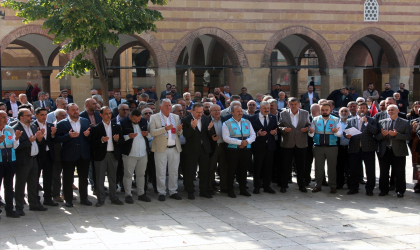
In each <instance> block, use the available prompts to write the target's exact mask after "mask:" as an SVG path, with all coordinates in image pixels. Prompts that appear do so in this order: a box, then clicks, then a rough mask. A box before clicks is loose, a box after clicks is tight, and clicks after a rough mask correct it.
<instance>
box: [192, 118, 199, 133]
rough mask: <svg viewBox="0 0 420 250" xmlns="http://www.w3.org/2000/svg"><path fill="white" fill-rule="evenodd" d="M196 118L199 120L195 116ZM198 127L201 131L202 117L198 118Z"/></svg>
mask: <svg viewBox="0 0 420 250" xmlns="http://www.w3.org/2000/svg"><path fill="white" fill-rule="evenodd" d="M193 118H194V116H193ZM194 120H197V119H195V118H194ZM197 128H198V130H200V132H201V118H200V119H198V122H197Z"/></svg>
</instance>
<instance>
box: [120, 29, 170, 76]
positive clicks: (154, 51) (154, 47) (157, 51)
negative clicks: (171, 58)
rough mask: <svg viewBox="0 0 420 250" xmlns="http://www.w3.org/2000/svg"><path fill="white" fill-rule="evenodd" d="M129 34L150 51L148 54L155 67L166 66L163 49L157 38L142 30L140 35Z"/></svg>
mask: <svg viewBox="0 0 420 250" xmlns="http://www.w3.org/2000/svg"><path fill="white" fill-rule="evenodd" d="M131 36H132V37H134V38H136V39H137V40H139V41H140V43H141V44H142V45H143V46H144V47H146V48H147V49H148V50H149V51H150V55H151V56H152V57H153V60H154V63H155V66H156V67H159V68H166V67H168V61H167V58H166V53H165V50H164V49H163V47H162V45H161V44H160V42H159V40H158V39H157V38H156V37H155V36H154V35H153V34H152V33H151V32H150V31H147V32H143V33H141V34H140V35H139V34H137V33H136V34H134V35H131ZM126 49H127V48H126Z"/></svg>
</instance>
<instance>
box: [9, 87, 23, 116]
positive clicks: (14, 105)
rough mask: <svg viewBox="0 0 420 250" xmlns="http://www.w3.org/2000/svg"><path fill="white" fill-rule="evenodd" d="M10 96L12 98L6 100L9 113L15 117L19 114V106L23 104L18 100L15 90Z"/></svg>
mask: <svg viewBox="0 0 420 250" xmlns="http://www.w3.org/2000/svg"><path fill="white" fill-rule="evenodd" d="M9 98H10V100H9V101H7V102H6V107H7V114H8V115H9V116H10V117H13V118H15V117H17V115H18V107H19V106H20V105H22V104H21V103H20V102H19V101H17V100H16V94H15V93H13V92H11V93H10V94H9Z"/></svg>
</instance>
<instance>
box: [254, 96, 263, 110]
mask: <svg viewBox="0 0 420 250" xmlns="http://www.w3.org/2000/svg"><path fill="white" fill-rule="evenodd" d="M262 101H263V94H261V93H257V94H256V95H255V103H256V104H257V109H259V108H260V103H261V102H262Z"/></svg>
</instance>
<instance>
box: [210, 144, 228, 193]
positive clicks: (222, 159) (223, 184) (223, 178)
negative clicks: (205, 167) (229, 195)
mask: <svg viewBox="0 0 420 250" xmlns="http://www.w3.org/2000/svg"><path fill="white" fill-rule="evenodd" d="M216 167H219V169H218V172H219V177H220V189H221V190H227V181H228V173H227V170H228V164H227V162H226V144H225V143H219V144H218V145H217V146H216V148H215V150H214V152H213V155H212V156H211V157H210V176H209V182H210V183H209V187H210V188H212V187H213V182H214V179H215V172H216ZM209 191H210V190H209Z"/></svg>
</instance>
